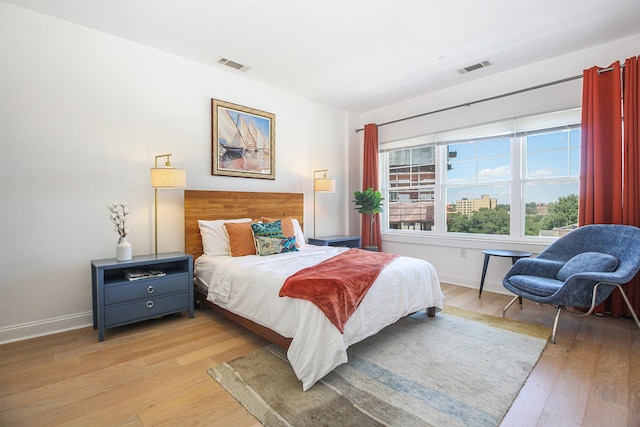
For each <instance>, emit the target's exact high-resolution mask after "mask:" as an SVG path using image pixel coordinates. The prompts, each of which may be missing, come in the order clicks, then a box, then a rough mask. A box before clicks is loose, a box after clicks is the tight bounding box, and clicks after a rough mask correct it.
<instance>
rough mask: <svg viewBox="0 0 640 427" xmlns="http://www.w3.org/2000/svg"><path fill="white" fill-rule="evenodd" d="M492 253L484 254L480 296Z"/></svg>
mask: <svg viewBox="0 0 640 427" xmlns="http://www.w3.org/2000/svg"><path fill="white" fill-rule="evenodd" d="M490 257H491V255H489V254H484V264H483V265H482V278H481V279H480V291H479V292H478V298H480V297H482V288H483V287H484V278H485V277H486V276H487V266H488V265H489V258H490Z"/></svg>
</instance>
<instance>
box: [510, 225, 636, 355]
mask: <svg viewBox="0 0 640 427" xmlns="http://www.w3.org/2000/svg"><path fill="white" fill-rule="evenodd" d="M639 269H640V228H637V227H632V226H628V225H615V224H595V225H586V226H583V227H579V228H577V229H575V230H573V231H571V232H570V233H568V234H566V235H565V236H563V237H561V238H560V239H558V240H556V241H555V242H554V243H552V244H551V245H550V246H549V247H548V248H547V249H545V250H544V251H543V252H541V253H540V254H539V255H538V256H537V257H536V258H522V259H520V260H518V261H517V262H516V263H515V264H514V265H513V266H512V267H511V269H510V270H509V272H507V274H506V276H505V277H504V279H503V280H502V284H503V285H504V287H505V288H507V289H508V290H509V291H511V292H513V293H514V294H516V297H515V298H514V299H513V300H512V301H511V302H510V303H509V304H508V305H507V306H506V307H505V309H504V311H503V313H502V315H503V316H504V315H505V313H506V312H507V310H508V309H509V307H510V306H511V305H512V304H513V303H514V302H515V301H516V300H517V299H519V298H520V302H521V303H522V299H521V298H526V299H528V300H531V301H536V302H539V303H541V304H550V305H552V306H555V307H557V313H556V318H555V322H554V325H553V333H552V335H551V342H555V334H556V329H557V326H558V317H559V315H560V312H561V311H566V307H584V308H589V310H588V312H587V313H584V314H580V315H587V314H590V313H591V312H592V311H593V309H594V308H595V306H596V305H598V304H600V303H602V302H603V301H604V300H605V299H607V298H608V297H609V295H611V293H612V292H613V290H614V289H615V288H616V287H618V288H619V289H620V292H622V296H623V299H624V300H625V302H626V303H627V306H628V307H629V309H630V310H631V312H632V313H633V317H634V320H635V321H636V323H637V325H638V327H640V321H638V317H637V316H636V314H635V313H634V311H633V309H632V308H631V304H630V303H629V300H628V299H627V296H626V295H625V294H624V292H623V290H622V288H621V287H620V285H621V284H625V283H627V282H629V281H630V280H631V279H633V277H634V276H635V275H636V273H637V272H638V270H639ZM572 314H575V313H572Z"/></svg>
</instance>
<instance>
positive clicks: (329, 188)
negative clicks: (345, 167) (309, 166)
mask: <svg viewBox="0 0 640 427" xmlns="http://www.w3.org/2000/svg"><path fill="white" fill-rule="evenodd" d="M328 170H329V169H320V170H316V171H313V237H316V193H335V192H336V180H335V179H331V178H327V171H328ZM318 173H324V175H323V176H322V177H320V178H318V177H317V175H318Z"/></svg>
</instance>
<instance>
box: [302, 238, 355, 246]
mask: <svg viewBox="0 0 640 427" xmlns="http://www.w3.org/2000/svg"><path fill="white" fill-rule="evenodd" d="M309 244H310V245H316V246H341V247H347V248H359V247H360V236H328V237H309Z"/></svg>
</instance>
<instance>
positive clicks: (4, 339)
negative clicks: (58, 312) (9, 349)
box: [0, 311, 93, 344]
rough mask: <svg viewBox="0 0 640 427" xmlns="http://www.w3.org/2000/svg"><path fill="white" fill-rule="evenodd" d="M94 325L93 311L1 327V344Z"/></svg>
mask: <svg viewBox="0 0 640 427" xmlns="http://www.w3.org/2000/svg"><path fill="white" fill-rule="evenodd" d="M92 325H93V313H92V312H91V311H87V312H84V313H77V314H71V315H68V316H61V317H55V318H52V319H44V320H38V321H36V322H29V323H22V324H19V325H12V326H6V327H4V328H0V344H7V343H10V342H15V341H23V340H27V339H30V338H37V337H42V336H45V335H52V334H57V333H60V332H65V331H70V330H73V329H80V328H85V327H87V326H92Z"/></svg>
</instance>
